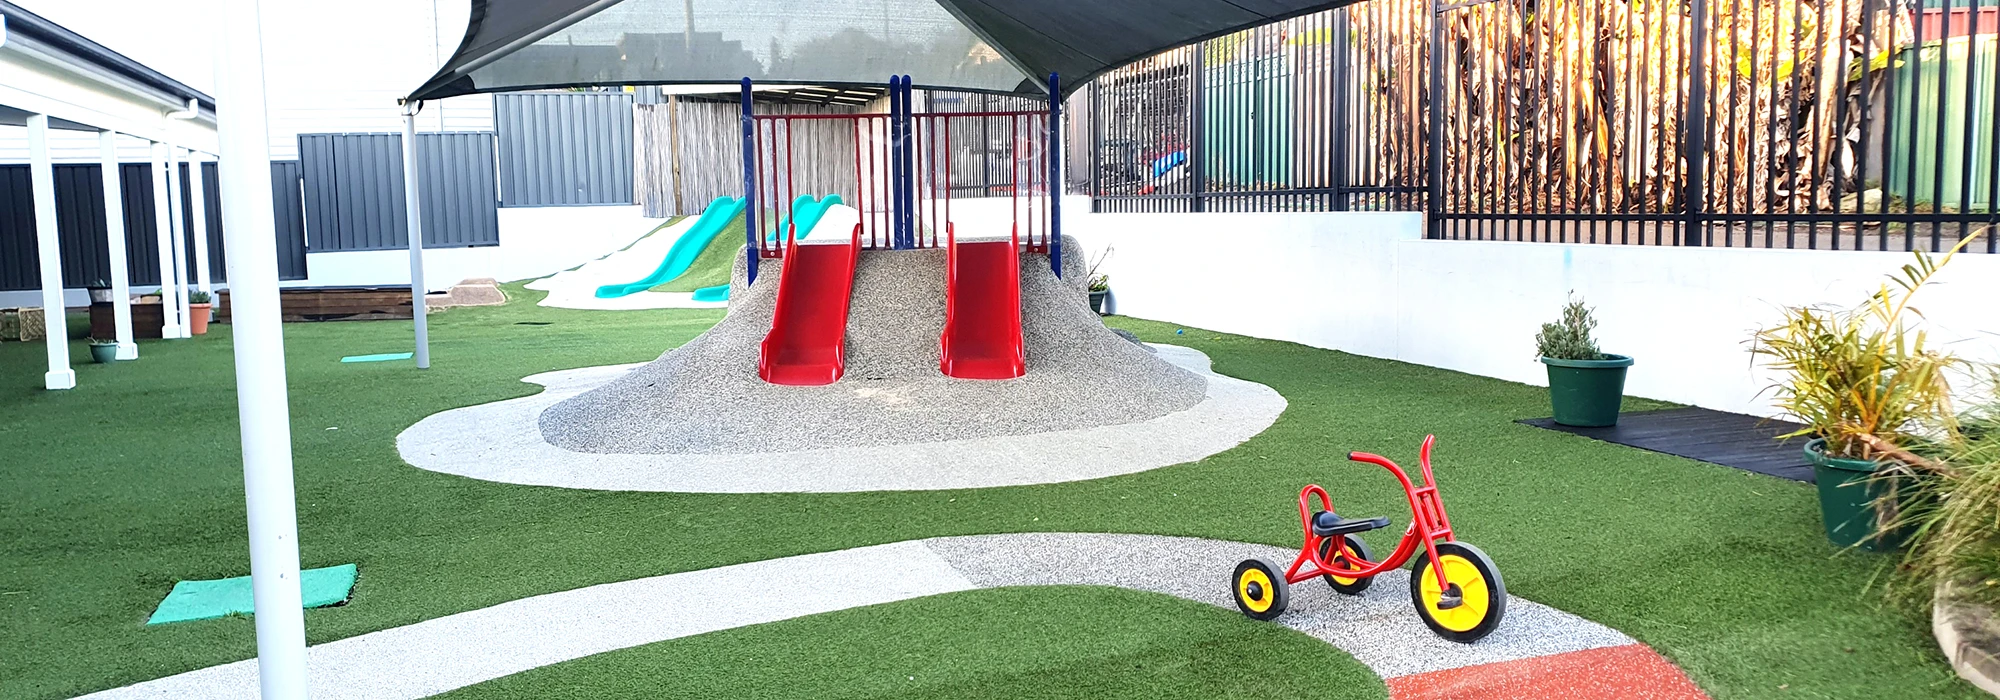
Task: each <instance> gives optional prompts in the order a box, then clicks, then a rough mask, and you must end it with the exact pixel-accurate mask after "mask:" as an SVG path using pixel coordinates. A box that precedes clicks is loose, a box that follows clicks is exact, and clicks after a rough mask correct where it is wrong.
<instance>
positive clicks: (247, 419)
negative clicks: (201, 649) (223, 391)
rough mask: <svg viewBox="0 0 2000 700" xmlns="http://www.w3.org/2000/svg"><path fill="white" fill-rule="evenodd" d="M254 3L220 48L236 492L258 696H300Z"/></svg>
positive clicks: (281, 347)
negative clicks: (244, 520) (244, 508)
mask: <svg viewBox="0 0 2000 700" xmlns="http://www.w3.org/2000/svg"><path fill="white" fill-rule="evenodd" d="M259 4H260V3H259V0H225V2H224V3H223V5H222V12H221V24H222V31H221V38H222V41H221V42H220V43H218V44H217V45H216V46H217V51H216V55H215V87H216V105H217V109H216V128H217V131H218V133H219V136H220V143H221V144H222V148H221V149H220V150H221V154H222V158H221V173H220V176H221V177H220V180H221V185H220V186H221V188H222V190H221V193H222V222H223V223H222V231H223V235H224V236H225V238H224V241H225V246H224V247H225V250H224V253H225V255H226V257H227V258H228V265H229V287H230V292H231V294H230V306H231V308H230V313H231V316H230V321H231V323H232V324H233V328H234V337H235V348H236V350H235V352H236V412H237V421H238V424H239V425H240V426H241V428H240V432H241V435H242V440H243V497H244V500H245V502H246V504H247V505H248V507H249V516H250V517H249V520H250V588H251V591H252V595H253V596H254V600H255V605H256V611H257V619H256V623H257V681H258V686H259V689H260V690H261V691H262V696H263V698H264V699H265V700H276V699H279V698H284V699H292V698H299V699H303V698H305V697H306V622H305V614H304V612H303V611H302V610H301V609H300V606H301V603H300V594H299V545H298V536H299V526H298V503H297V501H296V500H295V496H294V494H293V490H292V432H291V406H290V403H289V399H288V398H287V396H286V393H285V337H284V331H283V329H282V327H281V325H280V323H281V321H280V316H279V310H278V250H277V241H276V240H274V239H272V238H271V231H272V230H273V229H274V228H275V227H276V225H277V224H276V221H277V217H276V215H275V214H274V212H273V211H272V207H271V136H270V124H269V123H268V121H267V119H268V117H267V115H266V110H265V103H264V42H263V37H262V36H261V27H260V26H259V22H260V19H259V14H260V8H259Z"/></svg>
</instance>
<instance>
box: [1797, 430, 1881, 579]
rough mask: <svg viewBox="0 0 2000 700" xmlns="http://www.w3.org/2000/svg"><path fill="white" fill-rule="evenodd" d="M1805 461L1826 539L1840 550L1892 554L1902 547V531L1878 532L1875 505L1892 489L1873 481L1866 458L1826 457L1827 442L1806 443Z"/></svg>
mask: <svg viewBox="0 0 2000 700" xmlns="http://www.w3.org/2000/svg"><path fill="white" fill-rule="evenodd" d="M1805 450H1806V461H1808V462H1810V463H1812V465H1813V481H1814V482H1816V484H1815V485H1817V486H1818V487H1819V515H1820V520H1821V521H1822V522H1823V523H1824V524H1825V525H1826V538H1827V539H1828V540H1830V541H1832V542H1833V543H1834V544H1836V545H1839V546H1841V547H1854V546H1859V547H1860V548H1861V549H1864V550H1867V551H1870V552H1893V551H1896V550H1897V549H1900V548H1902V546H1903V539H1904V538H1903V535H1904V533H1902V532H1890V533H1887V534H1883V535H1881V536H1877V533H1879V532H1881V526H1880V523H1881V514H1880V512H1879V510H1878V509H1877V508H1876V503H1877V502H1878V500H1879V499H1880V498H1881V497H1882V495H1883V494H1885V493H1888V491H1889V490H1890V489H1891V488H1893V486H1892V485H1891V483H1890V482H1888V481H1885V480H1881V479H1875V478H1873V477H1874V476H1875V470H1876V468H1877V466H1876V464H1875V463H1874V462H1872V461H1869V460H1865V459H1848V458H1844V457H1828V456H1826V451H1825V450H1826V440H1825V439H1823V438H1822V439H1817V440H1813V441H1812V442H1808V443H1806V447H1805Z"/></svg>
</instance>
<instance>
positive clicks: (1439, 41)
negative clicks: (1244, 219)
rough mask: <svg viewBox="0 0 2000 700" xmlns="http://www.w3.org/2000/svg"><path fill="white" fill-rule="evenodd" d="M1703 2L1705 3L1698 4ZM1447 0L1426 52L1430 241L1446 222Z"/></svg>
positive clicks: (1434, 4)
mask: <svg viewBox="0 0 2000 700" xmlns="http://www.w3.org/2000/svg"><path fill="white" fill-rule="evenodd" d="M1695 1H1696V2H1700V1H1701V0H1695ZM1442 9H1443V0H1431V12H1430V16H1431V42H1430V43H1431V45H1430V46H1429V47H1428V50H1427V51H1426V52H1425V60H1427V61H1429V62H1430V101H1429V102H1428V103H1427V104H1426V105H1425V106H1424V109H1425V110H1426V111H1428V112H1429V113H1430V114H1429V115H1428V116H1429V119H1428V120H1427V121H1428V125H1427V126H1426V127H1425V129H1424V139H1425V140H1426V141H1429V142H1430V143H1429V145H1430V159H1429V160H1430V162H1429V163H1428V164H1426V165H1427V167H1426V168H1425V170H1428V171H1430V172H1429V173H1428V174H1427V175H1428V177H1429V179H1430V194H1429V195H1428V196H1427V197H1426V199H1428V200H1429V201H1427V202H1425V203H1424V218H1426V219H1428V221H1427V222H1426V224H1427V228H1428V231H1429V232H1428V233H1426V234H1425V237H1427V238H1444V218H1443V217H1442V216H1440V215H1439V210H1440V209H1442V208H1443V207H1444V139H1443V138H1440V134H1442V133H1443V131H1444V109H1443V106H1442V102H1443V101H1444V15H1443V14H1442V13H1441V12H1440V11H1441V10H1442Z"/></svg>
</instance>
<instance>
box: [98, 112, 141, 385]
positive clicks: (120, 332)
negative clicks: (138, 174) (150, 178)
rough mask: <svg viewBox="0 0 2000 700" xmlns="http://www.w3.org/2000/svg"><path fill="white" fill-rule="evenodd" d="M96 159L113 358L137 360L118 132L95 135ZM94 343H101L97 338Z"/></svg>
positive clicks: (137, 351)
mask: <svg viewBox="0 0 2000 700" xmlns="http://www.w3.org/2000/svg"><path fill="white" fill-rule="evenodd" d="M97 157H98V163H99V166H98V167H100V168H102V169H103V176H104V237H105V241H104V248H105V250H106V251H107V252H108V253H109V256H110V262H111V327H112V329H113V332H112V335H113V337H115V338H116V339H117V341H118V354H117V356H116V357H117V358H118V359H120V360H136V359H139V344H138V343H135V342H132V279H131V273H130V272H129V271H128V268H127V267H126V266H127V265H129V264H130V263H129V254H128V253H127V252H126V250H125V188H124V186H123V184H122V180H121V176H122V175H123V173H120V172H118V132H116V131H109V130H107V131H100V132H97ZM98 340H103V338H99V339H98Z"/></svg>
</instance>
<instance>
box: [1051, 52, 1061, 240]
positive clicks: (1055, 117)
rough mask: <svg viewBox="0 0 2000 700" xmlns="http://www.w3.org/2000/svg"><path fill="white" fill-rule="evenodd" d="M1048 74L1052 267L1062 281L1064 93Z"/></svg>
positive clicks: (1052, 74) (1054, 75)
mask: <svg viewBox="0 0 2000 700" xmlns="http://www.w3.org/2000/svg"><path fill="white" fill-rule="evenodd" d="M1056 80H1057V76H1056V74H1054V73H1050V74H1049V137H1048V138H1049V145H1048V149H1049V267H1050V268H1053V269H1054V270H1055V271H1056V279H1062V195H1063V181H1062V90H1059V89H1057V87H1056Z"/></svg>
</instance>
